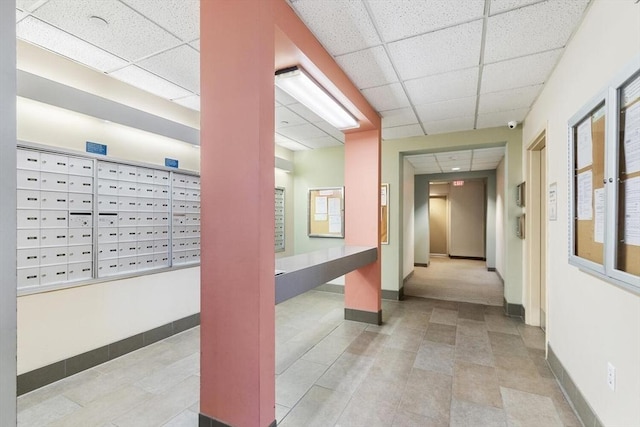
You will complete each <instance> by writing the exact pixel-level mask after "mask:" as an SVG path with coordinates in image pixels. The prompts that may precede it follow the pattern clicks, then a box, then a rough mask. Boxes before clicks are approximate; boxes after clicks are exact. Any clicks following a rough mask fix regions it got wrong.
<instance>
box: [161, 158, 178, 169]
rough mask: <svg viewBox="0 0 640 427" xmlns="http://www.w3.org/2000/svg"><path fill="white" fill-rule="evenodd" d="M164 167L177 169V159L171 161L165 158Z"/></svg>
mask: <svg viewBox="0 0 640 427" xmlns="http://www.w3.org/2000/svg"><path fill="white" fill-rule="evenodd" d="M164 165H165V166H166V167H168V168H177V167H178V161H177V160H176V159H170V158H168V157H165V159H164Z"/></svg>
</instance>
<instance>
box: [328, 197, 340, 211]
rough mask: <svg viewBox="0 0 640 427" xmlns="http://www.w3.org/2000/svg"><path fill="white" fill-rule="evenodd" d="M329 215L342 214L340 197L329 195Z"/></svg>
mask: <svg viewBox="0 0 640 427" xmlns="http://www.w3.org/2000/svg"><path fill="white" fill-rule="evenodd" d="M329 215H340V199H339V198H338V197H329Z"/></svg>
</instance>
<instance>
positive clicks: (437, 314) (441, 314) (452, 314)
mask: <svg viewBox="0 0 640 427" xmlns="http://www.w3.org/2000/svg"><path fill="white" fill-rule="evenodd" d="M429 322H431V323H441V324H443V325H454V326H455V325H456V324H457V323H458V311H457V310H448V309H445V308H434V309H433V312H432V313H431V318H430V319H429Z"/></svg>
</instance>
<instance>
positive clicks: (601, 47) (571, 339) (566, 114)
mask: <svg viewBox="0 0 640 427" xmlns="http://www.w3.org/2000/svg"><path fill="white" fill-rule="evenodd" d="M639 53H640V4H635V2H634V1H607V0H595V1H594V2H593V4H592V5H591V6H590V9H589V11H588V13H587V15H586V17H585V18H584V20H583V23H582V25H581V26H580V28H579V29H578V31H577V32H576V34H575V35H574V37H573V39H572V40H571V42H570V43H569V45H568V47H567V49H566V51H565V53H564V55H563V57H562V59H561V60H560V62H559V64H558V66H557V67H556V69H555V71H554V72H553V74H552V76H551V77H550V78H549V79H548V81H547V83H546V85H545V88H544V90H543V92H542V93H541V95H540V97H539V98H538V100H537V101H536V102H535V104H534V105H533V108H532V110H531V112H530V113H529V115H528V116H527V118H526V120H525V122H524V128H523V141H524V143H525V145H528V144H530V143H532V142H533V141H534V140H535V138H536V136H537V135H538V134H539V133H540V131H541V130H543V129H545V128H546V148H547V158H548V165H547V182H556V183H557V185H558V188H557V195H558V196H557V197H558V199H557V202H558V220H557V221H551V222H549V223H548V242H547V266H548V268H547V286H548V288H547V289H548V293H547V296H548V313H547V314H548V334H547V338H548V340H549V344H550V345H551V347H552V348H553V350H554V352H555V353H556V355H557V356H558V358H559V360H560V361H561V362H562V364H563V365H564V367H565V368H566V370H567V372H568V373H569V375H570V376H571V378H572V379H573V381H574V382H575V384H576V386H577V387H578V389H579V390H580V391H581V392H582V394H583V395H584V397H585V398H586V400H587V402H588V403H589V404H590V405H591V407H592V408H593V409H594V411H595V412H596V414H597V416H598V417H599V418H600V420H601V421H602V423H603V424H604V425H607V426H632V425H636V426H637V425H640V296H638V295H636V294H632V293H630V292H628V291H625V290H623V289H621V288H618V287H616V286H614V285H612V284H610V283H607V282H605V281H602V280H599V279H597V278H595V277H594V276H591V275H589V274H586V273H584V272H582V271H580V270H579V269H577V268H576V267H573V266H571V265H569V264H568V261H567V259H568V247H569V242H568V234H569V233H568V227H569V224H568V206H569V200H567V195H568V191H569V189H568V188H567V184H568V178H569V177H568V175H567V174H568V170H567V165H568V164H569V162H568V158H567V121H568V119H569V118H570V117H571V116H572V115H573V114H574V113H575V112H576V111H577V110H578V109H580V108H581V107H582V106H583V105H584V104H585V103H586V102H587V101H588V100H589V99H590V98H591V97H592V96H594V95H596V93H597V92H599V91H600V90H601V89H603V88H604V86H605V85H606V84H607V82H608V81H609V80H610V79H611V78H612V77H613V76H614V75H615V74H616V73H617V71H618V70H620V69H621V68H622V67H623V66H625V64H628V63H629V62H630V61H631V60H632V59H633V58H637V55H638V54H639ZM636 61H637V62H636V64H637V67H638V68H640V61H638V60H637V59H636ZM523 164H524V162H523ZM525 262H527V260H525ZM525 270H526V269H525ZM607 362H611V363H612V364H613V365H614V366H615V367H616V389H615V391H612V390H610V389H609V388H608V386H607Z"/></svg>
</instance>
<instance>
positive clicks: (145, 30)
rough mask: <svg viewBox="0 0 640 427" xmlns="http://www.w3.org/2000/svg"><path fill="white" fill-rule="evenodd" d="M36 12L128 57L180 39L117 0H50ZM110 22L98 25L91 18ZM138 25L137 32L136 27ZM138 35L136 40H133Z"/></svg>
mask: <svg viewBox="0 0 640 427" xmlns="http://www.w3.org/2000/svg"><path fill="white" fill-rule="evenodd" d="M35 15H36V16H37V17H39V18H41V19H43V20H45V21H47V22H49V23H51V24H53V25H55V26H57V27H59V28H61V29H62V30H64V31H67V32H69V33H71V34H73V35H75V36H77V37H79V38H81V39H83V40H86V41H88V42H89V43H92V44H94V45H96V46H98V47H100V48H102V49H104V50H106V51H107V52H110V53H112V54H114V55H117V56H119V57H121V58H124V59H127V60H136V59H138V58H141V57H144V56H147V55H151V54H153V53H156V52H158V51H161V50H165V49H168V48H170V47H172V46H175V45H176V44H178V43H179V42H180V40H179V39H178V38H176V37H174V36H173V35H171V34H170V33H168V32H167V31H165V30H163V29H162V28H160V27H159V26H157V25H156V24H154V23H153V22H151V21H149V20H148V19H147V18H145V17H143V16H142V15H140V14H138V13H135V12H133V11H132V10H131V9H130V8H129V7H127V6H125V5H124V4H123V3H120V2H119V1H117V0H100V1H77V0H49V2H47V3H45V4H44V5H43V6H42V7H40V8H38V10H37V11H36V12H35ZM91 16H99V17H100V18H103V19H104V20H106V21H107V22H108V25H106V26H104V27H97V26H96V25H95V23H93V22H91V21H92V20H90V19H89V17H91ZM134 29H135V33H132V31H133V30H134ZM132 37H135V43H132Z"/></svg>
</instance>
